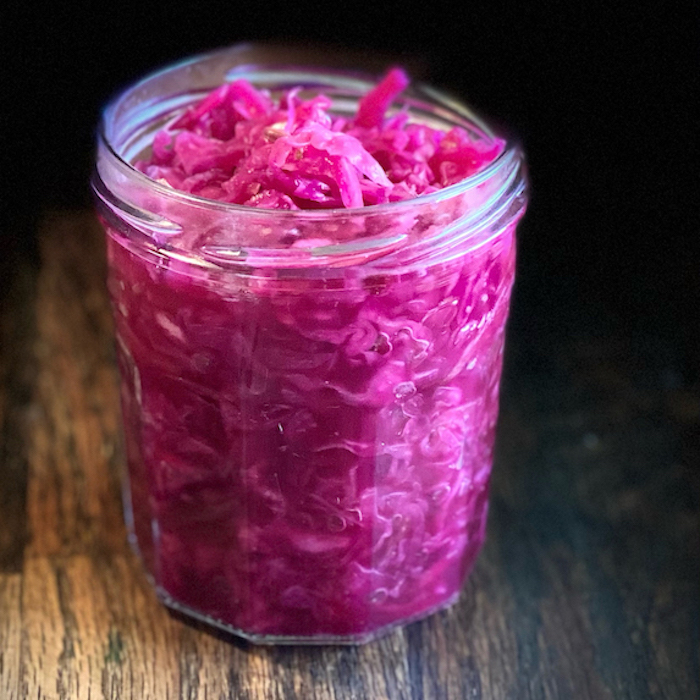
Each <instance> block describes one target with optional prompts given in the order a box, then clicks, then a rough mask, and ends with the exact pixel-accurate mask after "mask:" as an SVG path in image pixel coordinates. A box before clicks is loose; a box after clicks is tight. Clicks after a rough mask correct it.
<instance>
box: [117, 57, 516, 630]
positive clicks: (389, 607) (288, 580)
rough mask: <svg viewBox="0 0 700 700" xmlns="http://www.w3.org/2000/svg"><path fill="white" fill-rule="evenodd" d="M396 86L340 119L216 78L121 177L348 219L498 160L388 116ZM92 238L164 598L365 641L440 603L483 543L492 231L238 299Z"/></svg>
mask: <svg viewBox="0 0 700 700" xmlns="http://www.w3.org/2000/svg"><path fill="white" fill-rule="evenodd" d="M406 83H407V78H406V76H405V74H404V73H403V72H402V71H400V70H398V69H396V70H393V71H391V72H389V74H388V75H387V77H386V78H385V80H384V81H383V82H382V83H381V84H380V85H379V86H378V87H377V88H376V89H375V90H374V91H372V92H371V93H369V94H368V95H367V96H365V98H364V99H363V100H362V101H361V103H360V106H359V111H358V114H357V117H356V118H355V119H354V120H345V119H343V118H341V117H338V116H334V115H333V114H332V113H331V112H330V100H328V99H327V98H325V97H323V96H316V97H314V98H312V99H308V100H302V99H300V98H299V90H298V89H293V90H290V91H289V92H287V93H286V94H285V95H284V97H283V98H282V99H281V101H280V103H279V104H277V105H275V104H274V103H273V101H272V100H271V98H270V97H269V96H268V95H267V94H266V93H265V92H264V91H260V90H256V89H255V88H253V87H252V86H251V85H249V84H248V83H246V82H244V81H236V82H234V83H231V84H229V85H225V86H223V87H221V88H218V89H217V90H215V91H214V92H213V93H211V94H210V95H209V96H208V97H206V98H205V99H204V101H203V102H201V103H200V104H199V105H197V106H194V107H193V108H191V109H189V110H188V111H187V112H185V113H184V114H182V115H181V116H180V117H179V118H178V119H177V120H176V121H175V122H174V123H173V124H172V125H171V126H170V127H169V128H168V129H166V130H163V131H161V132H160V133H158V134H157V135H156V137H155V139H154V142H153V147H152V153H151V155H150V159H149V160H148V161H144V162H141V163H139V164H138V167H139V168H140V169H141V170H142V171H143V172H144V173H146V174H147V175H149V176H150V177H153V178H156V179H159V180H164V181H166V182H168V183H169V184H170V185H171V186H172V187H175V188H178V189H182V190H185V191H187V192H192V193H197V194H201V195H203V196H206V197H210V198H214V199H220V200H224V201H228V202H237V203H240V204H246V205H250V206H254V207H262V208H272V209H275V208H277V209H280V208H281V209H299V208H316V207H346V208H355V207H360V206H367V205H371V204H374V203H378V202H387V201H394V200H400V199H406V198H410V197H415V196H416V195H419V194H421V193H425V192H429V191H433V190H434V189H436V188H440V187H444V186H445V185H449V184H451V183H453V182H455V181H456V180H459V179H461V178H463V177H466V176H468V175H469V174H471V173H473V172H475V171H476V170H478V169H479V168H482V167H483V166H484V165H485V164H486V163H488V162H490V161H491V160H492V159H493V158H495V157H496V155H497V154H498V153H499V152H500V150H501V148H502V142H499V141H497V140H496V141H493V142H487V143H484V144H480V143H476V142H475V141H474V140H473V139H470V137H469V135H468V134H467V132H466V131H463V130H461V129H457V128H455V129H453V130H451V131H449V132H439V131H437V130H435V129H432V128H430V127H428V126H426V125H424V124H420V123H411V122H410V120H409V116H408V114H407V113H406V112H399V113H396V114H394V115H392V116H390V117H388V118H385V117H384V114H385V111H386V110H387V108H388V106H389V104H390V103H391V102H392V100H393V98H394V97H395V96H396V95H397V94H398V92H399V91H400V90H402V89H403V88H404V87H405V85H406ZM424 225H425V227H426V230H427V229H429V228H430V227H431V226H433V225H435V224H434V222H430V221H426V222H425V223H424ZM108 230H109V233H110V236H109V237H108V252H109V258H110V291H111V294H112V300H113V306H114V311H115V319H116V327H117V337H118V357H119V362H120V368H121V372H122V377H123V382H122V404H123V411H124V419H125V424H126V440H127V452H128V458H129V470H130V483H131V505H132V511H133V526H134V530H135V533H136V537H137V540H138V544H139V547H140V549H141V552H142V554H143V556H144V559H145V561H146V563H147V565H148V567H149V568H150V570H151V573H152V575H153V576H154V578H155V580H156V583H157V585H158V587H159V589H160V590H161V592H162V594H163V595H164V596H165V597H166V598H167V599H168V600H170V601H173V602H174V603H175V604H177V605H179V606H184V607H185V608H188V609H190V610H193V611H195V612H196V613H197V614H198V615H200V616H204V617H206V618H207V619H210V620H212V621H215V622H217V623H220V624H223V625H225V626H227V627H229V628H230V629H234V630H238V631H242V632H243V633H244V634H246V635H249V636H252V637H254V638H258V639H264V638H266V637H270V638H289V639H329V640H333V639H337V640H340V639H353V640H362V639H364V638H368V637H369V636H371V635H372V634H374V633H375V631H377V630H380V629H382V628H385V627H387V626H391V625H394V624H398V623H402V622H406V621H408V620H411V619H415V618H417V617H421V616H423V615H425V614H427V613H429V612H431V611H433V610H435V609H438V608H440V607H443V606H445V605H447V604H449V603H450V602H452V601H453V600H454V599H455V598H456V596H457V595H458V592H459V590H460V587H461V584H462V582H463V579H464V576H465V575H466V573H467V572H468V571H469V569H470V568H471V566H472V564H473V562H474V559H475V557H476V555H477V553H478V551H479V549H480V547H481V544H482V542H483V538H484V528H485V522H486V510H487V489H488V482H489V473H490V468H491V458H492V454H491V451H492V444H493V435H494V428H495V424H496V416H497V408H498V385H499V378H500V370H501V356H502V347H503V329H504V324H505V320H506V316H507V311H508V300H509V293H510V287H511V284H512V280H513V273H514V237H513V230H512V225H511V226H510V227H508V228H507V229H506V230H505V231H503V232H502V233H501V235H499V236H496V237H494V238H493V239H492V240H491V241H490V242H489V243H488V244H487V245H483V246H481V247H480V248H479V249H478V250H476V251H473V252H472V253H470V254H469V255H467V256H463V255H462V256H452V257H450V258H449V259H448V260H446V261H443V262H439V263H434V264H431V265H425V266H422V265H418V266H414V269H413V271H410V272H406V271H405V270H404V271H403V272H402V273H401V274H395V275H393V274H390V273H386V272H385V274H382V275H377V274H376V273H374V274H369V272H371V271H369V272H368V273H367V275H368V276H364V277H363V276H362V274H360V275H359V276H358V274H357V270H353V269H348V270H347V271H346V272H344V273H343V272H340V273H338V274H337V275H336V276H335V278H334V279H333V280H332V281H330V282H329V281H328V280H326V279H323V278H305V279H302V278H301V277H299V278H294V277H289V276H288V275H287V276H285V275H282V274H280V275H276V274H275V272H274V271H270V270H267V269H265V270H264V269H262V268H261V269H260V270H257V271H256V272H255V273H254V274H251V275H250V279H249V280H248V281H246V280H245V279H242V280H238V282H237V283H236V284H238V286H237V287H232V286H231V285H230V284H229V285H228V286H227V283H226V280H225V279H224V278H222V277H216V276H212V277H211V279H209V280H207V279H202V278H201V276H199V277H198V276H196V275H194V274H191V270H188V268H187V266H186V265H183V264H182V263H178V264H175V263H173V264H172V265H168V264H164V263H160V264H158V265H155V264H154V263H153V262H152V261H150V260H148V259H147V258H146V257H144V256H143V255H142V254H141V253H140V252H139V251H137V250H135V249H133V248H132V247H131V246H130V245H129V243H128V241H127V240H126V239H125V238H124V236H123V234H122V233H121V232H119V231H117V230H116V229H114V228H112V229H109V225H108ZM348 235H354V234H353V233H352V232H350V233H348ZM340 237H341V238H342V236H340ZM343 275H345V276H343Z"/></svg>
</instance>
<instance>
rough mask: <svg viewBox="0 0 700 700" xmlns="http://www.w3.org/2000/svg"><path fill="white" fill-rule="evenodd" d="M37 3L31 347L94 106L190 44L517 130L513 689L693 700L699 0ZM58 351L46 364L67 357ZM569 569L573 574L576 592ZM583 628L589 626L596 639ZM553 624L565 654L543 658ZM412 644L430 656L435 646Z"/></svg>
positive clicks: (13, 28) (19, 219)
mask: <svg viewBox="0 0 700 700" xmlns="http://www.w3.org/2000/svg"><path fill="white" fill-rule="evenodd" d="M8 7H9V9H8ZM18 7H19V9H13V7H12V2H10V4H9V5H8V4H7V3H6V4H5V5H4V6H3V9H0V51H2V56H0V71H2V81H1V83H0V87H1V89H0V100H2V103H1V105H0V106H1V109H0V114H1V115H2V128H1V131H0V138H1V139H2V141H1V142H0V158H1V159H2V162H1V163H0V173H2V175H1V178H2V180H1V183H2V187H1V188H0V203H1V205H2V210H1V211H0V214H1V216H0V331H3V330H4V329H3V328H2V322H3V320H4V319H10V322H8V323H7V324H6V325H7V327H8V329H9V330H8V332H7V333H5V335H3V336H0V345H1V338H2V337H10V338H13V337H17V336H18V335H19V336H22V333H24V331H23V330H22V324H21V323H20V322H19V321H18V320H17V319H19V318H20V317H22V316H23V315H27V316H29V314H30V313H31V311H28V310H30V309H31V308H32V305H31V303H30V302H31V299H32V298H33V297H32V294H33V293H34V292H33V291H31V289H30V290H29V291H26V292H25V293H24V298H21V294H22V293H21V289H22V288H23V287H22V283H21V274H14V273H15V271H16V270H17V269H19V268H20V265H19V264H18V263H19V262H21V263H22V264H25V263H26V261H27V260H28V259H29V260H32V261H33V270H35V272H32V273H31V274H30V275H29V278H30V279H35V278H36V275H37V274H38V275H41V274H42V270H44V268H46V265H45V262H46V261H44V262H43V263H42V262H39V255H38V253H37V251H36V246H35V241H36V232H37V226H38V223H39V222H40V220H41V218H42V216H44V214H45V213H46V212H48V211H50V210H52V209H55V208H69V209H79V208H84V207H89V206H91V200H90V193H89V188H88V180H89V174H90V166H91V160H92V152H93V143H94V132H95V125H96V123H97V120H98V116H99V112H100V109H101V107H102V106H103V105H104V103H105V102H106V101H107V100H108V99H109V98H110V97H111V96H112V95H113V94H114V93H115V92H116V91H118V90H119V89H120V88H122V87H125V86H126V85H128V84H129V83H131V82H132V81H134V80H136V79H138V78H139V77H141V76H142V75H143V74H145V73H147V72H150V71H151V70H153V69H155V68H158V67H160V66H162V65H164V64H167V63H169V62H171V61H174V60H178V59H180V58H182V57H183V56H185V55H190V54H194V53H199V52H201V51H205V50H207V49H212V48H216V47H219V46H224V45H228V44H234V43H237V42H241V41H275V42H293V43H302V44H311V43H323V44H325V45H330V46H336V47H339V48H342V49H354V50H359V51H360V52H364V54H366V55H372V54H373V53H374V52H375V51H377V50H379V51H381V52H386V53H391V54H395V55H396V56H397V58H398V60H400V61H404V62H406V63H407V64H412V63H413V62H418V63H419V64H421V65H424V66H426V77H427V78H428V79H429V80H430V81H431V82H433V83H436V84H437V85H440V86H442V87H444V88H447V89H449V90H451V91H452V92H454V93H457V94H458V95H461V96H462V97H463V98H464V99H465V100H467V101H468V102H470V103H471V104H472V105H473V106H475V107H476V108H477V109H478V110H479V111H481V112H482V113H483V114H485V115H487V116H489V117H491V118H492V119H493V120H495V122H496V123H498V124H503V125H507V127H506V128H507V129H508V130H510V131H512V132H513V133H514V134H516V135H517V137H518V138H519V140H520V141H521V142H522V143H523V145H524V148H525V151H526V153H527V156H528V162H529V172H530V179H531V185H532V191H531V202H530V207H529V209H528V212H527V215H526V217H525V219H524V221H523V223H522V224H521V226H520V228H519V231H518V244H519V258H518V275H517V282H516V287H515V293H514V297H513V306H512V314H511V317H510V321H509V324H510V325H509V332H508V344H507V351H506V368H505V374H504V383H503V393H502V396H503V401H502V403H501V405H502V412H501V419H502V427H501V433H500V435H501V438H500V442H499V445H500V447H499V450H500V452H499V453H498V459H497V462H498V465H497V466H498V468H497V469H496V470H494V489H493V499H492V510H491V514H492V515H491V516H490V518H491V520H490V525H489V527H490V528H491V532H492V533H494V534H493V536H492V537H490V542H491V543H492V544H491V545H490V547H491V548H489V545H488V544H487V549H486V552H485V561H486V562H487V563H488V562H491V565H492V566H494V567H496V568H494V569H493V570H494V571H499V572H501V573H502V574H503V575H504V576H505V579H506V580H507V582H508V585H509V586H511V589H512V590H511V589H509V590H511V592H512V597H508V598H507V600H511V601H512V606H513V615H512V619H509V620H508V624H509V625H512V629H513V630H515V633H516V634H517V637H518V654H517V659H516V658H514V657H506V662H507V663H512V664H514V665H515V666H516V667H517V668H516V670H515V675H514V676H513V677H514V678H516V680H517V682H518V683H519V685H517V687H516V689H515V690H514V691H513V695H512V697H518V698H526V697H527V698H529V697H544V695H542V694H537V693H536V692H535V690H536V688H537V687H540V686H538V685H537V683H539V682H540V681H542V682H543V683H544V682H545V681H547V682H549V681H551V677H550V676H551V673H550V676H547V669H550V670H551V668H555V669H556V668H559V669H561V668H562V667H566V668H567V669H569V664H570V667H571V669H575V670H576V674H578V673H579V672H580V673H581V674H582V678H583V680H581V678H579V676H578V675H576V674H574V676H575V678H574V679H573V680H571V679H570V678H569V677H568V676H567V675H566V674H563V675H562V678H563V679H564V680H563V681H562V683H563V682H564V681H567V682H568V680H571V682H572V683H579V681H580V684H579V685H578V686H576V688H577V691H576V692H572V693H571V695H570V697H584V695H583V694H582V691H581V688H582V687H584V686H585V687H587V686H586V684H587V683H588V676H587V674H588V673H589V671H590V668H591V664H592V663H593V661H595V664H596V665H597V667H598V671H599V673H600V677H601V678H602V679H603V680H602V681H601V683H603V685H605V687H608V688H611V689H612V690H611V695H610V696H612V695H613V694H614V696H615V697H630V698H631V697H634V698H652V697H654V698H657V697H662V696H663V697H664V698H671V697H673V698H679V700H680V698H683V700H685V698H689V699H690V698H691V697H697V693H694V689H695V690H697V678H698V672H697V671H698V665H697V664H698V657H697V648H698V630H699V629H700V626H699V625H698V619H699V617H698V596H697V592H698V589H697V581H698V565H699V559H700V558H699V557H698V549H699V543H698V532H700V530H699V529H698V512H699V506H698V501H699V494H700V482H699V479H698V477H699V473H698V465H699V464H700V227H699V226H698V221H699V217H698V203H699V201H700V187H699V185H700V177H698V170H699V168H698V162H699V160H700V159H699V155H700V154H699V153H698V148H697V138H696V134H697V129H698V118H697V108H696V106H695V104H696V101H697V98H698V97H699V96H700V95H698V92H699V91H698V79H697V73H698V70H699V69H700V61H699V58H700V51H699V49H700V23H699V21H698V12H697V10H698V3H697V2H693V3H690V2H688V3H685V2H683V3H677V2H676V3H673V2H668V1H667V2H663V0H657V1H655V2H644V1H642V2H625V0H617V1H615V0H608V2H605V3H604V2H600V1H597V2H572V1H568V2H567V1H566V0H556V1H552V0H549V1H545V2H543V1H536V0H519V2H512V3H509V2H506V1H505V0H475V2H469V1H465V0H462V1H457V0H453V1H452V2H449V3H448V2H441V1H440V0H431V1H430V2H425V3H423V4H422V5H420V6H415V5H412V4H410V3H409V2H408V1H407V0H404V1H403V2H401V3H397V2H391V1H384V2H382V0H362V1H361V2H359V3H358V2H356V3H350V2H346V3H343V2H320V1H319V2H315V3H314V2H308V0H296V1H292V2H288V3H285V4H283V5H276V4H275V5H266V4H263V3H252V2H248V3H245V2H241V1H240V0H235V1H233V2H228V3H226V4H218V3H207V4H201V5H198V6H195V5H194V4H193V3H186V4H184V5H179V4H175V3H166V2H164V0H160V1H159V2H154V1H153V0H142V1H141V2H140V3H138V4H137V5H133V6H127V5H125V4H123V3H122V4H112V5H110V6H109V7H103V8H101V9H95V7H96V4H93V5H89V4H88V3H84V4H82V5H81V4H79V3H78V2H77V1H76V0H66V2H64V3H53V4H52V5H51V6H50V7H51V9H50V10H48V11H47V10H44V11H40V10H39V9H38V8H39V6H38V5H35V4H32V3H29V2H27V3H25V4H24V5H22V6H18ZM73 245H75V240H74V241H73ZM75 257H77V256H75ZM42 265H43V266H44V267H43V268H42ZM37 270H38V271H39V272H36V271H37ZM32 275H34V277H32ZM13 278H14V279H19V283H17V284H14V283H13V281H12V280H13ZM42 279H43V277H42ZM25 286H29V285H25ZM56 288H57V289H60V285H58V286H57V287H56ZM18 289H19V290H20V292H17V290H18ZM45 297H46V292H44V296H43V297H42V299H44V301H45ZM77 298H79V297H78V296H77V295H76V296H74V297H73V299H77ZM66 303H67V304H69V303H73V302H71V299H69V300H68V301H67V302H66ZM25 312H26V313H25ZM13 323H14V324H15V326H16V327H18V328H19V331H15V330H14V329H13ZM32 323H33V322H32V321H31V319H29V320H28V321H27V322H26V326H27V328H28V329H29V330H27V331H26V333H25V335H26V339H25V344H24V345H21V344H17V343H15V345H14V346H13V344H12V343H7V344H6V345H7V347H6V348H5V349H4V350H5V352H6V354H7V356H8V357H10V360H11V361H10V362H9V364H8V363H6V366H7V367H9V368H10V370H11V369H12V367H14V366H15V365H16V366H18V367H25V373H27V374H28V375H29V374H31V372H29V370H26V368H27V367H29V368H30V369H31V367H32V366H33V365H32V364H31V362H29V361H28V362H25V361H24V355H25V354H26V355H28V356H30V360H31V353H32V352H33V350H32V345H31V343H30V342H29V340H30V339H31V338H32V337H33V336H32V335H31V333H33V332H34V331H33V330H31V329H32V328H33V326H32ZM13 332H14V335H13ZM69 332H70V331H69ZM20 339H21V338H20ZM27 339H29V340H27ZM66 347H70V345H69V344H68V345H67V346H66ZM1 350H3V348H0V351H1ZM1 355H2V352H0V356H1ZM12 358H15V359H14V360H13V359H12ZM1 359H2V357H0V360H1ZM59 359H61V358H59ZM41 361H42V362H45V363H47V365H46V366H47V367H48V366H49V364H48V363H49V362H50V358H48V359H46V358H44V359H43V360H41ZM13 362H15V364H12V363H13ZM59 365H60V363H58V364H57V366H59ZM60 366H63V365H60ZM0 369H2V363H0ZM10 370H8V371H7V372H6V376H7V377H8V390H7V395H8V396H10V397H11V399H12V401H13V402H14V403H11V404H10V405H9V409H8V411H7V414H6V415H8V416H10V419H8V420H6V421H5V426H6V427H5V428H4V430H5V433H3V434H0V443H1V442H2V438H3V437H4V436H9V437H7V441H6V449H5V453H4V454H0V470H1V469H2V458H3V456H5V457H7V460H6V461H7V465H9V467H8V468H9V473H10V476H9V477H7V476H4V477H3V478H2V479H0V515H2V513H3V508H4V510H5V512H6V513H7V512H9V513H10V516H11V517H10V518H8V519H6V522H12V521H13V520H14V519H13V517H12V512H13V511H12V510H11V509H10V508H9V507H7V506H3V502H2V498H1V497H2V496H3V491H2V486H3V484H4V485H5V486H6V488H5V492H4V493H5V503H8V502H9V503H10V504H12V503H15V504H18V505H17V506H16V510H17V512H22V513H23V512H24V507H25V506H24V497H23V496H21V495H17V494H19V493H20V491H21V490H22V489H23V488H25V486H22V484H24V483H25V481H26V469H25V468H24V467H23V466H22V465H23V464H24V463H23V462H21V459H23V457H22V455H23V454H24V452H23V451H22V450H24V449H26V448H24V447H22V446H21V445H19V438H18V437H16V436H15V435H14V433H16V432H17V430H15V427H16V426H17V425H22V423H21V421H20V418H12V415H15V414H16V415H20V416H21V415H23V414H21V411H22V410H23V408H22V407H23V406H25V405H26V406H29V405H30V400H34V399H32V396H33V395H32V393H31V391H32V390H33V389H32V387H33V386H34V383H33V381H34V380H33V378H32V377H31V376H29V377H28V378H24V379H23V378H22V376H19V379H13V378H12V376H11V371H10ZM25 385H26V386H25ZM59 385H60V384H57V386H59ZM18 387H19V388H18ZM2 388H3V387H0V389H2ZM13 392H14V393H13ZM1 398H2V397H0V399H1ZM13 406H14V408H13ZM18 407H19V408H18ZM0 408H2V402H1V401H0ZM13 410H14V411H15V414H13V413H12V411H13ZM18 411H19V413H17V412H18ZM0 418H2V416H0ZM1 427H2V426H0V428H1ZM59 433H60V431H59ZM51 434H52V435H53V433H51ZM60 434H62V433H60ZM66 434H70V433H68V432H66ZM16 445H19V447H17V448H16V449H15V446H16ZM1 448H2V445H1V444H0V452H2V449H1ZM13 450H15V453H16V454H15V453H13ZM13 464H18V465H20V466H19V467H18V468H17V474H19V475H20V476H19V477H17V482H16V485H14V486H13V481H12V465H13ZM20 467H21V468H20ZM22 470H24V471H22ZM22 480H25V481H22ZM7 484H9V489H8V488H7ZM13 489H14V493H13ZM8 494H9V495H8ZM8 498H9V501H8V500H7V499H8ZM6 518H7V516H6ZM1 522H2V518H0V523H1ZM1 529H2V528H0V530H1ZM6 529H7V530H8V531H9V533H10V537H12V532H13V530H12V528H11V527H6ZM11 544H12V543H11ZM562 552H563V554H562ZM1 555H2V552H0V557H1ZM567 557H568V558H567ZM494 562H496V564H494ZM0 563H1V562H0ZM498 567H500V568H498ZM1 569H2V567H1V566H0V570H1ZM484 570H489V569H488V564H487V567H486V569H482V571H484ZM552 572H554V574H557V575H558V574H561V578H560V579H557V578H556V576H555V577H554V580H555V583H556V584H557V585H559V584H560V585H559V588H557V587H556V586H555V587H554V588H555V590H554V593H556V594H557V595H558V591H562V593H561V597H559V598H557V597H556V596H555V597H552V595H553V594H552V586H551V585H550V583H548V582H549V581H550V578H551V577H552V576H554V574H553V573H552ZM503 595H506V594H505V593H504V594H503ZM507 595H508V596H510V594H507ZM502 599H503V598H502ZM553 601H554V603H553ZM540 603H541V607H538V606H539V605H540ZM567 611H573V612H571V614H572V615H573V617H571V618H569V617H566V615H567ZM548 615H553V616H552V617H549V618H548V617H547V616H548ZM499 619H500V618H499ZM543 620H544V621H545V622H547V620H549V625H550V626H549V627H547V626H546V625H545V627H546V629H545V631H543V629H544V628H543ZM586 620H591V621H592V622H591V625H592V627H591V629H590V630H589V629H588V628H586V629H583V631H581V627H580V626H581V625H584V627H585V621H586ZM562 621H565V623H562ZM567 621H568V622H567ZM547 630H549V631H547ZM552 630H554V631H555V632H557V634H559V633H561V634H559V636H557V634H553V633H552ZM640 630H641V632H640ZM510 631H511V630H510V629H509V632H510ZM579 633H580V634H579ZM577 634H579V636H577ZM548 635H549V636H548ZM416 639H418V642H419V641H420V634H419V635H418V637H414V642H415V641H416ZM542 639H545V641H546V642H547V644H550V643H552V644H553V645H554V646H557V645H559V646H561V648H562V649H563V651H562V655H561V656H560V657H557V656H556V655H554V656H551V657H545V655H544V652H543V654H542V657H541V658H540V659H539V660H538V657H537V649H538V644H539V643H540V641H541V640H542ZM552 640H554V641H552ZM562 640H563V641H562ZM589 640H590V644H591V645H592V648H593V649H594V652H591V651H590V649H589V648H588V646H587V645H588V642H589ZM418 642H416V644H414V645H412V646H411V649H413V650H414V651H413V652H411V653H415V658H417V659H422V658H423V654H424V652H425V647H424V646H421V645H420V644H419V643H418ZM499 648H500V647H499ZM557 648H558V646H557ZM548 649H550V647H548ZM567 650H568V651H567ZM448 651H449V649H448ZM456 651H457V652H459V651H460V650H459V649H457V650H456ZM589 652H590V653H589ZM567 654H569V655H570V656H567ZM426 658H428V659H431V658H433V657H426ZM557 659H559V660H557ZM579 659H580V660H581V663H580V664H579ZM562 660H563V661H562ZM591 660H593V661H591ZM506 662H504V663H506ZM560 662H561V663H560ZM460 663H461V661H460ZM548 664H549V665H548ZM427 665H428V667H430V662H427ZM312 669H313V667H312ZM543 669H544V670H543ZM569 670H570V669H569ZM484 672H486V671H484ZM490 672H491V671H490V669H489V673H490ZM533 679H534V680H533ZM538 679H539V680H538ZM543 679H544V680H543ZM567 679H568V680H567ZM584 681H585V682H584ZM553 687H555V686H553ZM561 687H568V686H565V685H562V686H561ZM572 687H573V686H572ZM601 687H602V686H601ZM533 688H534V689H535V690H532V689H533ZM591 688H593V689H594V690H595V686H591ZM650 688H651V690H650ZM416 692H418V691H416ZM590 692H591V693H593V694H591V695H590V697H597V696H595V693H594V691H590ZM416 697H418V696H416ZM508 697H510V695H509V696H508ZM561 697H569V695H564V696H561ZM585 697H589V695H585ZM601 697H602V696H601ZM605 697H608V695H605Z"/></svg>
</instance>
